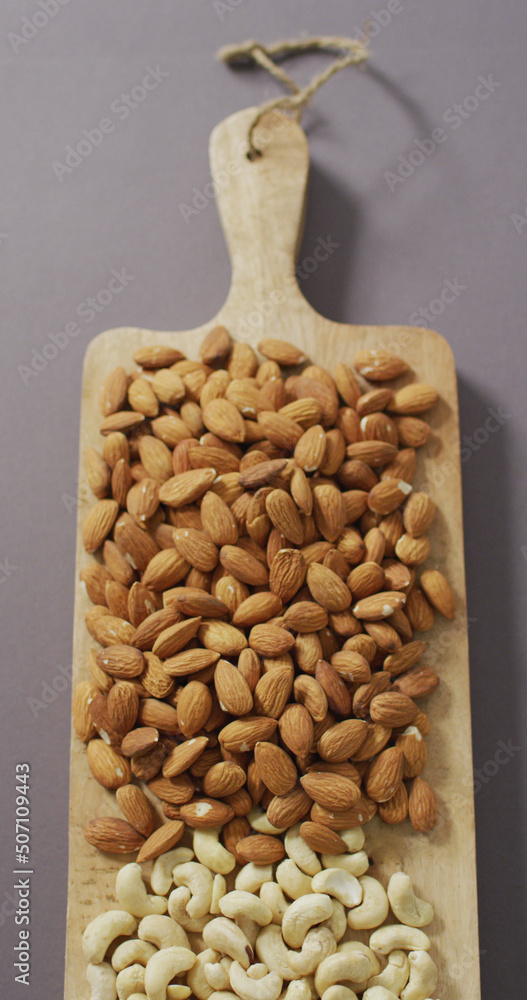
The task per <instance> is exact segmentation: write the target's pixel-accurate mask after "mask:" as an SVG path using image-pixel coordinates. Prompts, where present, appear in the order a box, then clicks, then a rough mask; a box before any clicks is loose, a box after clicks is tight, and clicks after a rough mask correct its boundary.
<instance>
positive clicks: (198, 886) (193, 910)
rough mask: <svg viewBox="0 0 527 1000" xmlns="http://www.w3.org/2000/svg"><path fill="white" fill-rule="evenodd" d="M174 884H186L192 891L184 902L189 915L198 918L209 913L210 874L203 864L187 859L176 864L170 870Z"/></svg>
mask: <svg viewBox="0 0 527 1000" xmlns="http://www.w3.org/2000/svg"><path fill="white" fill-rule="evenodd" d="M172 878H173V879H174V885H176V886H186V888H187V889H190V891H191V893H192V897H191V899H189V901H188V903H187V904H186V910H187V913H188V915H189V917H192V918H193V919H194V918H199V917H204V916H205V914H207V913H210V904H211V902H212V882H213V879H212V875H211V873H210V871H209V869H208V868H206V867H205V865H200V864H198V862H197V861H187V863H186V864H184V865H176V867H175V868H174V870H173V871H172Z"/></svg>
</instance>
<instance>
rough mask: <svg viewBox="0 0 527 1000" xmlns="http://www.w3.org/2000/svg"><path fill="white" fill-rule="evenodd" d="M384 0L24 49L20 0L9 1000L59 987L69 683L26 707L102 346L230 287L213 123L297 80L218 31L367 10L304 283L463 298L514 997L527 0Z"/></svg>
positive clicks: (344, 291)
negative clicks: (329, 245)
mask: <svg viewBox="0 0 527 1000" xmlns="http://www.w3.org/2000/svg"><path fill="white" fill-rule="evenodd" d="M40 2H41V3H44V2H45V0H40ZM47 2H48V4H49V5H50V6H49V9H51V10H53V9H54V0H47ZM387 7H388V4H387V0H377V2H374V0H367V2H364V0H357V2H355V3H353V4H350V3H349V2H348V0H326V2H325V3H324V4H322V3H317V2H316V0H289V2H288V3H287V4H285V3H281V2H280V0H267V2H266V3H263V2H262V3H258V2H257V0H225V3H223V4H222V3H218V2H216V4H215V3H214V0H173V2H169V0H157V2H156V3H141V2H140V0H112V2H111V3H110V4H108V3H107V2H105V0H90V2H89V3H88V2H84V3H81V2H80V0H70V2H69V3H68V4H67V5H61V6H60V8H59V9H58V12H57V13H56V14H55V16H53V17H52V18H50V19H49V22H48V23H47V24H45V25H43V26H42V27H39V28H38V30H37V31H36V33H35V35H34V37H33V38H31V39H30V40H28V41H27V42H25V43H21V42H19V41H17V38H16V36H17V35H19V34H20V30H21V27H22V19H23V17H24V15H26V16H28V17H30V18H32V17H33V16H34V14H35V12H36V11H40V12H41V11H42V7H41V6H39V0H16V2H15V0H4V2H3V4H2V9H1V12H0V66H1V72H2V100H1V136H2V161H3V163H2V165H3V177H4V180H3V184H2V189H1V200H2V207H1V212H0V267H1V273H2V286H3V303H4V305H3V330H2V356H1V365H0V407H1V413H2V420H3V440H2V444H3V447H2V475H1V477H0V489H1V491H2V501H1V512H2V516H1V528H2V531H1V546H0V564H1V567H0V579H1V580H2V582H1V584H0V609H1V612H0V613H1V626H2V661H3V665H2V670H3V676H4V683H3V687H2V697H1V699H0V719H1V729H0V732H1V734H2V746H3V759H4V766H3V767H2V770H1V772H0V801H1V803H2V808H1V810H0V838H1V839H0V843H2V845H4V850H3V852H2V856H1V862H0V866H1V876H2V877H1V879H0V899H1V904H0V912H3V911H2V906H4V908H5V904H6V896H5V893H6V892H9V888H10V884H11V877H10V871H11V867H12V857H13V811H14V804H13V799H14V764H15V762H16V761H21V760H28V761H29V762H30V763H31V766H32V770H33V860H34V865H35V869H36V873H37V874H36V875H35V878H34V882H33V889H34V897H33V970H32V985H31V987H30V988H29V989H27V988H26V989H24V987H22V986H16V985H15V984H14V983H12V981H11V976H12V970H11V962H12V952H11V948H12V945H13V941H14V935H13V926H12V921H11V919H10V918H8V919H7V920H5V918H2V917H1V916H0V949H1V955H2V959H1V961H2V965H1V968H2V972H3V975H2V979H3V981H4V983H5V984H6V985H4V989H3V995H4V996H6V997H7V998H8V1000H14V998H15V997H18V996H22V995H24V996H25V997H28V998H33V997H34V998H37V997H38V998H39V1000H40V997H42V996H47V997H50V998H51V997H53V998H55V997H57V998H58V997H60V996H62V974H63V941H64V926H65V906H66V837H67V791H68V775H67V760H68V742H69V729H70V718H69V715H70V712H69V700H70V692H69V685H68V689H67V691H66V692H63V693H60V694H58V695H57V696H56V697H55V699H54V700H53V701H51V702H50V703H49V704H48V705H47V706H46V707H45V708H36V707H35V703H34V702H33V701H31V699H37V700H38V699H41V698H42V694H43V687H42V686H43V684H44V683H47V684H49V685H53V683H54V682H55V681H56V679H57V678H58V677H60V676H61V674H60V666H62V667H63V668H65V670H66V672H67V668H68V665H69V664H70V663H71V623H72V611H73V606H72V596H73V588H72V578H73V568H74V532H75V516H74V513H72V511H71V502H70V500H68V497H70V498H71V497H72V496H73V497H74V495H75V492H76V481H75V480H76V470H77V444H78V441H77V438H78V416H79V390H80V379H81V366H82V359H83V354H84V351H85V348H86V345H87V343H88V341H89V339H90V338H91V337H93V336H94V335H95V334H97V333H98V332H99V331H100V330H101V329H106V328H110V327H114V326H121V325H126V324H132V325H138V326H148V327H152V328H158V329H171V328H180V329H185V328H188V327H192V326H195V325H197V324H199V323H202V322H204V321H206V320H207V318H208V317H210V316H212V315H213V314H214V313H215V311H216V310H217V309H218V307H219V306H220V304H221V303H222V301H223V299H224V297H225V294H226V291H227V287H228V283H229V263H228V259H227V253H226V250H225V247H224V243H223V238H222V235H221V231H220V227H219V222H218V218H217V215H216V211H215V207H214V204H213V203H212V202H211V201H210V199H208V200H207V199H206V198H205V202H206V204H205V207H204V208H202V209H201V210H200V211H199V212H197V213H196V214H195V215H193V216H192V217H191V218H190V220H189V222H188V223H187V222H185V220H184V218H183V214H182V211H181V207H180V206H181V205H183V204H186V205H189V204H191V202H192V199H193V197H194V196H195V194H196V191H195V189H198V191H199V192H201V191H202V190H203V188H204V186H205V185H206V184H207V180H208V160H207V142H208V136H209V133H210V131H211V129H212V127H213V126H214V125H215V124H216V122H217V121H219V120H220V119H222V118H224V117H225V116H226V115H228V114H229V113H231V112H232V111H234V110H236V109H238V108H241V107H243V106H246V105H249V104H256V103H258V102H259V101H261V100H264V99H266V98H269V97H271V96H273V95H275V94H278V93H279V88H278V85H277V84H275V83H274V82H273V81H271V80H270V79H269V78H267V77H266V75H264V73H263V72H261V71H254V72H239V73H234V72H233V71H230V70H228V69H226V68H225V67H224V66H222V65H220V64H219V63H217V62H215V60H214V53H215V51H216V49H217V48H218V47H219V46H220V45H221V44H225V43H227V42H235V41H241V40H244V39H246V38H250V37H258V38H260V39H262V40H264V41H272V40H275V39H276V38H278V37H281V36H285V37H293V36H295V35H297V34H302V33H304V34H320V33H323V34H327V33H335V34H354V33H355V29H358V30H361V29H362V28H363V27H364V24H365V21H366V20H367V19H368V18H369V19H370V20H372V21H373V22H374V24H375V25H376V26H375V27H374V28H373V33H374V34H375V36H376V37H374V38H373V41H372V52H373V54H372V59H371V69H370V71H369V72H368V73H361V72H358V71H356V70H347V71H345V72H344V73H343V74H341V75H340V76H338V77H337V78H335V79H334V80H332V81H331V82H330V83H329V84H328V85H327V87H326V88H325V89H324V91H323V92H321V93H320V94H319V95H317V97H316V100H315V102H314V104H313V107H312V108H311V109H310V110H308V112H307V113H306V115H305V119H304V124H305V127H306V129H307V131H308V134H309V139H310V144H311V155H312V163H313V169H312V179H311V189H310V202H309V208H308V215H307V222H306V231H305V236H304V243H303V248H302V251H301V254H300V258H302V257H303V256H306V255H309V254H310V253H311V251H312V249H313V247H314V245H315V244H316V241H317V238H318V237H319V236H322V237H326V236H327V235H328V234H329V235H330V236H331V238H332V239H333V240H334V241H337V242H339V243H340V247H339V249H338V251H336V252H335V253H334V254H333V255H332V257H331V258H330V260H329V261H328V262H327V263H326V264H324V265H323V266H321V267H320V268H319V269H318V271H317V272H315V274H313V275H312V276H311V277H309V278H308V279H307V280H306V281H305V282H304V283H303V285H302V287H303V290H304V291H305V294H306V296H307V297H308V299H309V300H310V301H311V302H312V303H313V305H314V306H315V307H316V308H317V309H319V310H320V311H321V312H322V313H325V314H327V315H328V316H330V317H331V318H333V319H336V320H341V321H345V322H370V323H386V322H391V323H408V322H410V323H413V324H416V325H426V322H427V321H426V318H424V317H423V314H421V316H420V317H419V316H418V315H417V314H418V312H419V310H421V309H425V310H428V309H429V305H430V303H433V304H432V310H434V309H435V310H436V311H437V310H439V309H441V303H440V301H439V302H438V301H437V300H438V297H439V295H440V293H441V292H442V291H443V290H444V289H445V287H447V286H445V282H446V281H449V282H451V283H452V284H453V285H454V287H455V288H456V289H457V291H456V294H455V296H453V295H448V293H447V297H449V298H450V299H453V301H451V302H450V304H448V305H445V306H444V308H443V309H442V312H441V314H440V315H438V316H437V317H436V318H434V319H430V323H429V325H431V326H434V327H435V328H437V329H438V330H439V331H440V332H441V333H443V334H444V335H445V336H446V337H447V338H448V339H449V341H450V343H451V344H452V347H453V349H454V353H455V356H456V359H457V365H458V372H459V387H460V400H461V421H462V434H464V435H467V436H468V437H469V438H470V439H471V440H472V441H473V444H472V445H471V444H467V445H466V451H465V452H464V459H465V460H464V463H463V479H464V499H465V538H466V557H467V576H468V580H467V582H468V596H469V615H470V618H471V625H470V644H471V660H472V693H473V724H474V761H475V767H476V768H477V769H480V770H481V769H482V768H483V767H485V766H486V765H488V762H489V761H491V762H493V761H494V757H495V754H496V752H497V751H498V750H499V741H503V742H505V743H506V744H508V742H509V740H511V741H512V742H513V744H514V746H515V747H516V748H517V749H516V750H514V751H512V757H511V758H510V760H509V761H508V763H507V764H506V765H505V764H502V765H501V766H499V767H498V765H495V764H494V763H491V764H490V766H487V771H488V772H492V771H496V770H497V773H496V774H494V775H493V776H492V777H487V776H485V775H484V778H485V780H484V782H481V781H478V784H479V790H478V792H477V795H476V809H477V823H478V827H477V832H478V853H479V891H480V922H481V949H482V975H483V996H484V997H485V998H486V1000H495V997H496V996H504V995H506V994H507V992H508V991H510V992H511V993H512V995H517V992H518V984H519V983H521V982H524V981H525V974H526V971H527V970H526V964H527V952H526V949H525V947H524V943H523V936H524V935H523V933H522V932H521V927H522V923H523V924H525V917H526V905H525V894H524V882H525V856H524V852H525V844H526V839H525V833H524V827H523V822H524V820H525V802H526V792H525V768H526V765H525V754H524V749H523V739H524V738H523V735H522V731H521V730H522V726H521V722H522V720H523V721H524V720H525V715H526V703H527V681H526V680H525V677H524V673H523V669H522V653H523V654H524V653H525V646H526V640H525V628H524V615H525V597H526V589H525V562H526V559H527V526H526V524H525V517H524V510H525V503H526V495H525V494H526V485H527V474H526V471H525V469H526V463H525V438H526V430H525V417H524V413H525V392H524V387H525V384H526V374H527V373H526V355H525V350H524V348H523V344H524V338H525V334H524V322H525V321H524V316H525V305H526V302H525V261H526V257H527V220H525V215H524V213H525V211H526V208H527V202H526V199H527V182H526V181H525V178H524V164H525V160H526V153H527V139H526V134H527V133H526V128H525V124H526V122H525V90H526V83H527V80H526V69H525V45H526V42H527V30H526V29H527V18H526V15H525V11H524V10H523V9H522V7H521V5H520V4H519V3H518V2H517V0H501V2H500V3H499V4H496V5H494V4H485V5H483V4H482V3H478V0H465V2H464V3H463V4H459V3H457V2H455V0H426V2H424V0H421V2H419V0H400V3H397V2H396V0H391V2H390V9H391V11H392V13H391V14H390V15H387V14H386V13H382V12H383V11H384V12H385V11H386V9H387ZM372 12H373V14H372ZM379 12H381V13H379ZM43 20H45V19H44V18H43V17H42V14H41V13H40V15H39V16H37V23H38V24H41V23H42V22H43ZM380 21H381V22H383V26H382V27H381V28H379V22H380ZM387 21H389V23H386V22H387ZM10 33H11V35H10ZM15 50H16V51H15ZM322 64H323V63H322V59H321V58H320V59H319V58H316V57H309V58H304V60H302V61H297V62H296V63H294V64H293V63H289V64H288V68H290V69H291V72H292V74H293V75H296V77H297V79H300V80H303V81H306V80H307V79H308V78H309V76H310V75H311V73H312V72H314V71H315V69H316V70H318V69H319V68H320V67H321V65H322ZM157 65H159V66H160V67H161V70H162V71H163V72H165V73H168V74H169V75H168V76H167V77H165V78H163V79H162V81H161V83H160V84H159V86H158V87H157V88H156V89H155V90H153V91H152V92H150V93H149V94H148V96H147V98H146V100H145V101H144V103H141V104H140V105H139V106H138V107H137V108H135V109H134V110H133V111H131V112H130V113H129V114H128V116H127V118H126V119H124V117H123V120H120V117H119V115H123V114H124V113H123V112H120V111H118V110H117V108H118V106H119V105H120V100H119V98H120V95H121V94H122V93H126V92H127V91H130V89H131V88H133V87H134V86H135V85H137V84H140V82H141V80H142V78H143V76H144V75H145V72H146V68H147V67H149V66H150V67H154V68H155V67H156V66H157ZM489 74H491V75H492V78H493V80H495V81H497V82H498V83H499V84H500V85H499V87H496V89H495V91H494V92H493V93H492V94H489V96H488V98H487V99H486V100H482V101H481V103H480V105H479V107H477V108H476V107H474V101H473V100H470V99H469V100H468V108H469V109H470V113H469V114H468V116H467V115H466V112H464V114H465V115H466V117H464V118H461V119H460V127H459V128H458V127H454V123H455V122H456V119H455V118H453V117H452V116H453V115H455V114H456V112H455V111H451V112H449V109H452V108H453V106H454V105H455V104H456V103H461V104H463V102H464V101H466V99H467V98H470V96H471V95H474V93H475V89H476V87H477V86H478V79H479V77H480V76H483V77H485V78H487V79H488V75H489ZM479 93H480V95H481V93H482V91H481V89H480V91H479ZM114 102H117V105H116V104H115V103H114ZM112 104H113V105H114V109H112V108H111V106H112ZM445 115H446V120H445V117H444V116H445ZM108 116H109V117H110V120H111V122H112V123H113V126H114V128H113V130H112V131H111V132H110V133H108V134H106V135H105V136H104V139H103V141H102V142H101V143H100V145H99V146H98V147H97V148H95V149H93V150H92V152H91V154H90V155H89V156H87V157H86V158H85V159H84V160H83V162H82V163H81V164H80V165H79V166H77V167H76V168H75V169H74V170H72V171H71V173H68V174H66V175H65V176H64V177H63V179H62V180H61V181H59V179H58V178H57V176H56V174H55V172H54V170H53V162H54V161H59V162H64V156H65V150H66V147H67V146H68V145H70V144H72V145H75V144H76V143H77V142H78V141H79V140H80V139H81V138H82V132H83V130H91V129H94V128H95V127H97V125H98V123H99V122H100V120H101V119H103V118H107V117H108ZM440 127H441V128H442V129H443V134H444V135H445V136H446V139H445V140H444V141H443V142H442V143H441V144H440V145H439V146H438V148H437V149H435V151H433V152H432V153H431V155H429V156H428V157H427V158H426V161H425V162H424V163H422V165H420V166H416V167H415V168H414V169H413V172H412V173H411V175H410V176H408V177H407V178H406V179H404V180H402V181H400V182H398V183H396V184H395V186H394V184H393V181H392V185H391V186H392V187H394V189H393V190H391V189H390V184H389V183H388V180H387V178H386V176H385V174H386V172H392V174H393V173H395V171H396V170H397V167H398V165H399V164H400V162H401V161H400V160H399V156H400V155H401V154H402V155H403V156H404V157H405V158H406V157H407V156H408V154H409V153H410V151H411V150H415V149H417V145H416V140H420V141H422V140H427V139H429V137H430V136H431V135H432V132H433V130H434V129H437V128H440ZM436 135H437V133H436ZM428 149H430V144H428ZM413 159H415V156H414V157H413ZM407 172H408V168H407ZM201 203H203V200H202V202H201ZM522 219H523V220H524V222H522ZM524 223H525V225H524ZM123 268H124V269H125V270H126V272H127V273H128V274H129V275H130V276H132V280H130V281H128V283H127V286H126V288H124V289H123V291H122V292H121V293H120V294H115V295H114V296H113V299H112V301H111V302H110V303H109V304H107V305H105V306H104V307H103V308H102V310H101V312H100V313H98V314H97V315H95V316H93V317H92V318H91V319H90V318H89V314H86V306H83V303H85V300H86V299H87V298H88V297H89V296H94V295H96V294H97V293H98V292H99V290H101V289H104V288H105V287H106V286H107V283H108V280H109V278H110V276H111V272H112V270H113V269H117V270H119V271H120V270H121V269H123ZM104 298H105V296H103V299H104ZM106 298H107V296H106ZM434 300H436V301H435V303H434ZM78 309H80V313H81V314H82V313H83V312H84V315H79V314H78V313H77V310H78ZM429 315H430V314H429ZM73 321H76V322H77V323H78V328H77V329H78V333H77V336H76V337H74V338H73V339H70V340H69V342H68V343H67V346H66V347H65V348H64V349H61V350H60V351H59V352H58V356H57V357H56V358H55V359H54V360H50V361H49V363H48V364H47V366H46V367H45V368H44V369H43V370H41V371H40V372H39V373H38V374H33V375H28V374H27V371H25V373H24V368H22V369H20V366H26V369H27V368H28V367H29V366H30V365H31V362H32V360H34V356H33V355H32V352H33V351H35V350H36V351H38V352H40V351H41V350H42V348H43V347H44V345H45V344H47V343H50V334H57V333H58V332H59V331H64V329H65V326H66V324H68V323H72V322H73ZM71 329H72V328H71V327H70V331H71ZM59 340H60V338H59ZM62 342H64V337H63V338H62ZM23 376H24V377H23ZM500 408H501V409H500ZM491 410H497V411H498V412H501V413H502V414H503V415H502V418H501V420H502V423H501V425H500V427H499V429H497V430H495V432H493V433H492V434H489V433H488V432H485V430H482V428H484V426H485V421H486V420H487V418H488V416H489V413H490V411H491ZM492 426H494V427H495V424H492ZM474 434H476V442H477V441H479V442H480V443H479V444H477V443H476V442H474V439H473V435H474ZM73 505H74V502H73ZM57 686H60V681H59V682H58V684H57ZM64 686H66V682H64ZM32 706H33V710H32ZM476 787H478V786H476ZM445 876H446V877H447V873H445ZM7 902H8V901H7ZM455 902H456V905H459V906H462V905H463V900H462V899H459V900H456V901H455ZM471 961H473V958H471V957H470V956H469V957H468V958H467V968H466V976H467V978H470V972H471V964H470V963H471ZM72 1000H73V998H72ZM75 1000H80V998H75ZM443 1000H447V998H446V997H443Z"/></svg>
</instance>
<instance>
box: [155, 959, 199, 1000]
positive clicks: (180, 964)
mask: <svg viewBox="0 0 527 1000" xmlns="http://www.w3.org/2000/svg"><path fill="white" fill-rule="evenodd" d="M195 961H196V956H195V955H194V954H193V952H191V951H190V949H189V948H163V949H162V950H161V951H158V952H156V954H155V955H152V958H151V959H150V961H149V962H148V965H147V967H146V972H145V990H146V993H147V995H148V998H149V1000H167V986H168V984H169V983H170V982H171V981H172V979H174V978H175V977H176V976H179V975H181V973H182V972H188V970H189V969H191V968H192V966H193V965H194V962H195ZM188 995H190V990H188V993H187V996H188Z"/></svg>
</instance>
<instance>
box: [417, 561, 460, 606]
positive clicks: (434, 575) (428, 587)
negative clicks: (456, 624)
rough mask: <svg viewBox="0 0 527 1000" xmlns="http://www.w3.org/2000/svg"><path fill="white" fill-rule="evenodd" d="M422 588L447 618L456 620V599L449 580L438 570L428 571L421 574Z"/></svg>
mask: <svg viewBox="0 0 527 1000" xmlns="http://www.w3.org/2000/svg"><path fill="white" fill-rule="evenodd" d="M421 587H422V588H423V590H424V592H425V594H426V596H427V598H428V600H429V601H430V603H431V604H432V605H433V606H434V608H435V609H436V611H439V613H440V614H441V615H444V617H445V618H454V617H455V613H456V599H455V597H454V593H453V591H452V587H451V586H450V584H449V582H448V580H447V579H446V577H445V576H443V574H442V573H440V572H439V570H437V569H427V570H425V571H424V573H422V574H421Z"/></svg>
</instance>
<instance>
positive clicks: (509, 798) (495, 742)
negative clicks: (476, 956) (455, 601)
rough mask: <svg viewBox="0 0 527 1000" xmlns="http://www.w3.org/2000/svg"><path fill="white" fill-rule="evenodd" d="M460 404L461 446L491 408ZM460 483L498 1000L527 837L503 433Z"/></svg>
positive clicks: (521, 962)
mask: <svg viewBox="0 0 527 1000" xmlns="http://www.w3.org/2000/svg"><path fill="white" fill-rule="evenodd" d="M459 402H460V418H461V434H462V437H463V435H464V434H466V435H468V437H471V436H472V434H473V432H474V430H475V429H476V428H478V427H481V426H482V424H483V421H484V420H485V418H486V417H487V415H488V411H489V407H492V405H493V401H492V400H489V399H486V398H483V397H482V396H481V395H480V394H479V392H478V391H477V389H476V388H475V387H474V386H473V385H471V384H469V383H468V382H467V381H465V379H461V378H460V379H459ZM494 405H495V407H496V408H497V406H498V404H496V403H495V404H494ZM462 473H463V508H464V515H463V517H464V529H465V558H466V575H467V593H468V613H469V615H470V616H471V617H472V618H476V619H477V621H475V622H474V623H473V624H472V625H471V626H470V631H469V643H470V663H471V694H472V724H473V751H474V769H475V778H476V784H475V788H476V796H475V800H476V836H477V854H478V894H479V923H480V948H481V952H482V955H481V970H482V980H483V997H484V1000H494V998H495V997H497V996H500V995H502V993H503V982H504V981H503V969H504V968H506V969H514V970H515V977H516V981H517V982H521V981H522V978H523V977H524V976H525V974H526V973H527V952H526V950H525V947H523V933H522V928H523V927H525V926H526V924H527V903H526V898H525V889H526V883H527V879H526V858H525V834H524V831H523V830H522V826H521V819H522V817H521V815H520V814H519V812H518V788H520V787H525V780H526V777H525V775H526V769H527V768H526V763H525V750H524V742H525V741H524V739H523V734H522V720H521V718H520V716H519V702H518V698H517V691H518V690H519V675H520V670H521V669H522V666H521V662H520V655H521V654H520V651H519V649H518V645H517V641H516V632H515V630H516V629H517V627H518V623H517V622H516V621H515V620H514V615H513V607H514V594H513V582H512V581H513V576H514V564H515V563H517V561H518V558H521V556H520V553H519V542H518V539H514V538H513V537H512V536H511V530H510V524H511V521H510V518H509V496H510V491H511V490H512V489H513V488H514V487H513V483H514V477H513V474H512V469H511V467H510V462H509V460H508V454H507V424H505V426H504V427H503V428H501V429H500V430H499V431H497V432H496V433H495V434H494V435H492V436H491V437H489V440H488V441H487V442H486V443H485V444H483V445H481V447H480V449H479V451H476V452H474V453H473V454H472V455H471V457H470V458H468V459H467V460H466V461H465V462H463V465H462ZM500 741H501V742H503V743H504V744H505V745H506V746H507V745H509V741H510V743H511V744H512V747H514V748H516V750H514V751H513V750H512V747H511V749H510V753H512V754H513V755H512V756H511V757H510V758H509V761H508V763H506V764H502V765H500V766H499V770H498V771H497V772H496V773H492V774H491V773H490V772H494V771H496V763H495V754H496V752H497V751H499V749H500V747H499V743H500ZM518 748H519V749H518ZM504 756H505V754H503V753H502V754H500V759H503V758H504ZM489 762H490V764H491V766H490V767H488V768H487V770H488V772H489V773H488V774H487V773H486V772H485V770H484V769H485V766H486V765H488V764H489ZM478 772H481V773H478ZM459 903H460V904H461V905H462V900H460V901H459Z"/></svg>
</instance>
